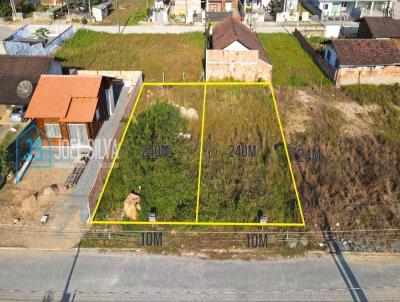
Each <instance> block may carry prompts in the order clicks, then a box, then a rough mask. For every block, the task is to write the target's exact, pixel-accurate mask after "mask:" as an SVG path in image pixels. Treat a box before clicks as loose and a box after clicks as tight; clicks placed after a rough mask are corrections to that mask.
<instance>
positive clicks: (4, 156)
mask: <svg viewBox="0 0 400 302" xmlns="http://www.w3.org/2000/svg"><path fill="white" fill-rule="evenodd" d="M11 169H12V164H11V161H10V158H9V155H8V152H7V150H0V177H1V178H4V177H6V176H7V174H8V173H10V171H11Z"/></svg>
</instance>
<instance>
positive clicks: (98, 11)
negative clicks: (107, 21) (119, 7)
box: [92, 0, 111, 22]
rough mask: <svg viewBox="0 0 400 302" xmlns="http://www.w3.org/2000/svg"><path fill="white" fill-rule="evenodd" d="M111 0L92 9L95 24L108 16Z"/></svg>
mask: <svg viewBox="0 0 400 302" xmlns="http://www.w3.org/2000/svg"><path fill="white" fill-rule="evenodd" d="M110 6H111V0H108V1H107V2H102V3H100V4H97V5H94V6H93V7H92V14H93V17H94V19H95V20H96V22H101V21H103V20H104V18H105V17H107V16H108V15H109V14H110Z"/></svg>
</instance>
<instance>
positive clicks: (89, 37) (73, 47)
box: [56, 30, 204, 82]
mask: <svg viewBox="0 0 400 302" xmlns="http://www.w3.org/2000/svg"><path fill="white" fill-rule="evenodd" d="M203 48H204V36H203V34H202V33H200V32H196V33H186V34H179V35H178V34H127V35H118V34H108V33H100V32H93V31H86V30H79V31H78V32H77V33H76V34H75V36H74V37H73V38H72V39H70V40H68V41H67V42H66V43H65V44H64V45H63V46H62V47H60V48H59V50H58V51H57V53H56V56H57V57H59V58H61V59H63V60H64V62H63V66H74V67H78V68H83V69H96V70H141V71H143V72H144V76H145V80H146V81H147V82H149V81H150V82H151V81H152V82H160V81H162V75H163V73H165V80H166V81H182V79H183V73H184V74H185V80H186V81H198V80H199V78H200V76H201V74H202V72H203V65H202V59H203V54H204V50H203Z"/></svg>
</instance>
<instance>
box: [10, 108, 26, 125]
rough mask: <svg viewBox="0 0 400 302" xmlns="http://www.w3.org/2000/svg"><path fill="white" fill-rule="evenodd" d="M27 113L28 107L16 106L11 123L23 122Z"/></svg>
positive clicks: (13, 109)
mask: <svg viewBox="0 0 400 302" xmlns="http://www.w3.org/2000/svg"><path fill="white" fill-rule="evenodd" d="M25 112H26V106H14V107H12V111H11V114H10V121H11V122H23V121H24V115H25Z"/></svg>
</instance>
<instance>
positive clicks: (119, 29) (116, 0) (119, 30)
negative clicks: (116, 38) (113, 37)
mask: <svg viewBox="0 0 400 302" xmlns="http://www.w3.org/2000/svg"><path fill="white" fill-rule="evenodd" d="M115 2H116V6H117V22H118V33H120V32H121V28H120V24H119V7H118V0H115Z"/></svg>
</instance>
